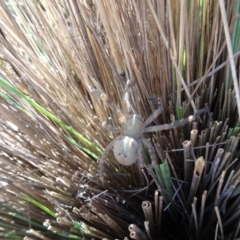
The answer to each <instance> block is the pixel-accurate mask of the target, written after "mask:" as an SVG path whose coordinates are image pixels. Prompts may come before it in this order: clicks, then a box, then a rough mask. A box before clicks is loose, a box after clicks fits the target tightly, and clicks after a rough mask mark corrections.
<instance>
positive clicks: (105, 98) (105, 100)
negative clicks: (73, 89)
mask: <svg viewBox="0 0 240 240" xmlns="http://www.w3.org/2000/svg"><path fill="white" fill-rule="evenodd" d="M90 91H91V93H93V94H94V95H95V96H97V97H98V98H99V99H101V100H102V101H103V103H104V104H105V105H106V106H107V107H109V108H111V109H112V111H113V112H114V113H116V115H117V117H118V119H119V121H120V122H123V121H124V119H125V117H124V114H123V113H122V111H121V110H120V109H119V107H118V106H117V105H116V104H114V103H113V102H112V101H111V100H110V99H109V97H108V96H107V94H106V93H104V92H103V91H101V90H100V89H97V88H91V89H90Z"/></svg>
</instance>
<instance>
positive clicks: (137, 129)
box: [123, 115, 144, 138]
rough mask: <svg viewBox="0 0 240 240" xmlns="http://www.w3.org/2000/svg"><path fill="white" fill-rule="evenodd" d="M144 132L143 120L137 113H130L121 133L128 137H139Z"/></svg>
mask: <svg viewBox="0 0 240 240" xmlns="http://www.w3.org/2000/svg"><path fill="white" fill-rule="evenodd" d="M143 132H144V121H143V118H142V117H141V116H139V115H132V116H130V117H128V118H127V119H126V122H125V124H124V126H123V133H124V134H125V135H126V136H129V137H133V138H136V137H139V136H141V135H142V134H143Z"/></svg>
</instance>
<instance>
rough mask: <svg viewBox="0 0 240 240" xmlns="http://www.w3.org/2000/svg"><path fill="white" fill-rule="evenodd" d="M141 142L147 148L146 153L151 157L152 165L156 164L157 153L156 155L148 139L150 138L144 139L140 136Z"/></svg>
mask: <svg viewBox="0 0 240 240" xmlns="http://www.w3.org/2000/svg"><path fill="white" fill-rule="evenodd" d="M141 140H142V142H143V144H144V145H145V146H146V147H147V149H148V154H149V157H150V159H151V163H152V165H156V164H158V161H157V155H156V151H155V149H154V147H153V145H152V143H151V141H150V139H145V138H142V139H141Z"/></svg>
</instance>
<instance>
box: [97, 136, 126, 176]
mask: <svg viewBox="0 0 240 240" xmlns="http://www.w3.org/2000/svg"><path fill="white" fill-rule="evenodd" d="M122 136H123V135H122V134H120V135H119V136H117V137H116V138H115V139H113V140H112V141H111V142H110V143H109V144H108V145H107V146H106V148H105V150H104V152H103V154H102V156H101V158H100V159H99V160H98V162H99V166H100V170H99V174H100V175H102V173H103V170H104V162H105V159H106V158H107V154H108V152H109V151H110V150H111V149H112V148H113V145H114V143H115V142H116V141H117V140H118V139H119V138H121V137H122Z"/></svg>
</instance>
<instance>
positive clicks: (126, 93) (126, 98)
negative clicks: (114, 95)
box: [123, 79, 137, 114]
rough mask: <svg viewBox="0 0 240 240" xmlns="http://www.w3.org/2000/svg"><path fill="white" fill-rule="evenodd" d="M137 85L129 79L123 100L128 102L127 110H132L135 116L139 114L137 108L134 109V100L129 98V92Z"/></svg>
mask: <svg viewBox="0 0 240 240" xmlns="http://www.w3.org/2000/svg"><path fill="white" fill-rule="evenodd" d="M134 84H135V82H134V81H132V80H130V79H128V80H127V83H126V86H125V89H124V93H123V100H124V101H125V102H126V105H127V110H128V111H129V109H131V110H132V111H133V113H134V114H136V113H137V110H136V108H135V107H134V105H133V103H132V100H131V98H130V96H129V90H130V89H131V87H132V86H133V85H134Z"/></svg>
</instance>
